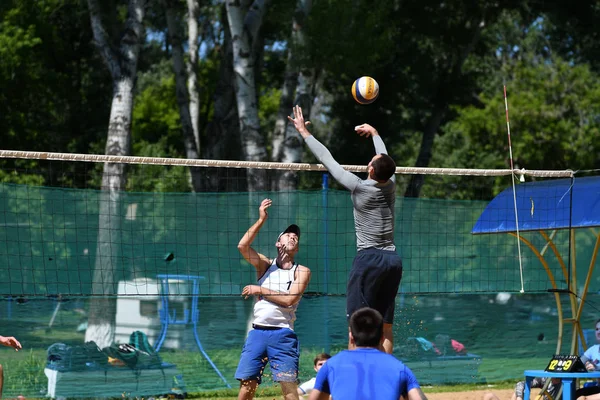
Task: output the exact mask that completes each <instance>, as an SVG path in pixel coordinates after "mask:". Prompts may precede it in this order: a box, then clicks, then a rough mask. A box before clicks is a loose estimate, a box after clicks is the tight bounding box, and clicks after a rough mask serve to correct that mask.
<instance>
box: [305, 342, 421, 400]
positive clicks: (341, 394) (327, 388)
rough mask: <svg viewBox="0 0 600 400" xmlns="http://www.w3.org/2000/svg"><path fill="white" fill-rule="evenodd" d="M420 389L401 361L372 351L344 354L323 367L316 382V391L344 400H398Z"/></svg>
mask: <svg viewBox="0 0 600 400" xmlns="http://www.w3.org/2000/svg"><path fill="white" fill-rule="evenodd" d="M419 387H420V386H419V382H417V378H416V377H415V375H414V374H413V373H412V371H411V370H410V369H409V368H408V367H407V366H406V365H404V364H402V362H401V361H400V360H398V359H397V358H395V357H394V356H392V355H390V354H387V353H384V352H382V351H379V350H377V349H372V348H359V349H356V350H344V351H341V352H340V353H338V354H336V355H335V356H333V357H331V358H330V359H329V360H327V362H326V363H325V364H324V365H323V366H322V367H321V369H320V370H319V372H318V373H317V381H316V382H315V389H316V390H319V391H321V392H324V393H328V394H330V395H331V396H332V397H333V398H334V399H344V400H353V399H357V400H364V399H377V400H387V399H389V400H398V399H399V398H400V396H401V395H404V396H406V395H407V393H408V392H409V391H410V390H412V389H414V388H419Z"/></svg>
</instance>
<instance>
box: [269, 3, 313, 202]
mask: <svg viewBox="0 0 600 400" xmlns="http://www.w3.org/2000/svg"><path fill="white" fill-rule="evenodd" d="M311 7H312V0H298V2H297V4H296V11H295V12H294V16H293V19H292V34H291V38H290V42H289V43H288V54H287V64H286V67H285V75H284V82H283V88H282V90H281V100H280V102H279V112H278V113H277V119H276V121H275V130H274V132H273V160H275V161H280V162H284V163H298V162H301V161H302V150H303V142H304V141H303V140H302V137H301V136H300V134H298V132H297V131H296V129H294V126H293V125H291V124H289V123H288V119H287V116H288V115H290V113H291V110H292V107H293V106H294V105H296V104H298V105H300V107H302V112H303V113H304V115H305V118H306V119H307V120H308V119H310V112H311V105H312V97H313V95H312V92H313V88H314V75H315V73H314V69H312V68H306V67H305V68H301V66H302V64H304V63H302V62H301V59H302V55H301V54H300V52H303V51H305V50H306V42H307V41H306V37H305V36H306V31H305V29H304V27H305V25H306V20H307V18H308V14H309V12H310V9H311ZM294 94H295V98H294ZM273 186H274V188H273V189H274V190H279V191H283V190H292V189H296V188H297V187H298V173H297V172H295V171H284V172H280V173H278V174H277V180H276V181H275V182H274V185H273Z"/></svg>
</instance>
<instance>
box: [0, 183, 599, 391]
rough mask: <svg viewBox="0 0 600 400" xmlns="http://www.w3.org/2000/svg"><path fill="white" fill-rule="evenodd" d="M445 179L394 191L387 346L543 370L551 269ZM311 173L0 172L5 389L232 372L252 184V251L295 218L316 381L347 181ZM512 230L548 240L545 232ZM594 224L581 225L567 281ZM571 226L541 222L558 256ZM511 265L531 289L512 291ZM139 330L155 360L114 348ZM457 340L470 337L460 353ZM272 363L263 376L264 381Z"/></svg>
mask: <svg viewBox="0 0 600 400" xmlns="http://www.w3.org/2000/svg"><path fill="white" fill-rule="evenodd" d="M486 179H490V178H486ZM313 181H316V180H315V179H313ZM509 183H510V181H509V180H508V179H507V180H506V184H507V185H508V184H509ZM440 185H441V186H439V188H443V190H442V189H439V190H438V189H428V190H429V191H427V190H425V191H424V193H426V194H427V193H428V194H430V195H431V196H430V197H429V198H424V197H422V198H403V197H402V196H401V195H399V196H398V197H397V201H396V243H397V246H398V251H399V253H400V254H401V256H402V258H403V264H404V275H403V279H402V284H401V289H400V292H399V294H398V297H397V303H396V317H395V318H396V320H395V324H394V329H395V336H396V344H395V351H394V352H395V355H396V356H398V357H399V358H401V359H403V360H404V361H405V362H406V364H407V365H409V366H410V367H411V368H412V369H413V370H414V371H415V373H416V374H417V377H418V378H419V380H420V381H421V383H422V384H433V385H436V384H442V383H458V382H496V381H501V380H507V379H518V378H520V377H521V376H522V372H523V370H524V369H529V368H531V369H543V368H544V367H545V365H546V364H547V361H548V360H549V359H550V357H551V355H552V354H553V353H554V352H555V348H556V334H557V328H556V326H557V320H556V315H557V309H556V303H555V301H554V296H553V295H552V294H550V293H548V292H547V290H548V289H549V288H551V283H550V280H549V278H548V275H547V273H546V271H545V270H544V269H543V268H542V266H541V264H540V261H539V259H538V258H537V257H536V256H535V255H534V254H533V253H532V252H531V251H530V250H529V249H528V248H527V247H526V246H522V248H521V254H519V251H518V247H517V241H516V238H515V237H513V236H510V235H506V234H503V235H472V234H471V230H472V228H473V226H474V225H475V223H476V221H477V219H478V218H479V216H480V215H481V213H482V211H483V210H484V209H485V207H486V205H487V204H488V202H489V200H490V199H491V197H493V193H491V192H489V191H487V192H486V193H487V194H486V195H481V196H479V197H478V196H470V197H469V196H465V195H462V194H461V195H453V194H458V193H459V192H460V190H459V189H457V188H456V187H455V186H452V185H453V184H452V182H450V183H448V182H445V183H441V184H440ZM306 186H312V187H313V189H311V190H294V191H258V192H249V191H207V192H200V193H177V192H148V191H144V192H142V191H140V192H135V191H133V190H132V191H127V192H120V193H116V194H115V193H113V194H112V195H111V196H110V197H109V196H108V195H106V194H105V193H103V192H102V191H99V190H93V189H71V188H64V187H60V188H59V187H50V186H48V187H44V186H32V185H18V184H2V185H0V296H2V299H3V302H2V303H0V318H1V323H2V326H3V331H2V332H0V334H2V335H4V336H13V335H14V336H16V337H17V338H18V339H19V340H20V341H21V343H22V344H23V350H22V351H20V352H18V353H15V352H14V351H12V350H11V349H9V348H2V349H0V351H2V355H1V358H2V364H3V366H4V371H5V387H4V395H5V396H7V397H15V396H17V395H19V394H21V395H24V396H26V397H28V398H29V397H44V396H50V397H123V396H132V397H135V396H157V395H165V394H171V395H181V393H194V392H203V391H210V390H215V389H223V388H227V386H231V387H233V388H235V387H237V385H238V383H237V382H236V381H235V379H234V374H235V369H236V367H237V362H238V360H239V355H240V352H241V349H242V345H243V342H244V339H245V335H246V332H247V328H248V322H249V319H250V316H251V313H252V300H251V299H248V300H244V299H243V298H242V297H241V295H240V294H241V290H242V288H243V287H244V286H245V285H248V284H251V283H253V282H254V281H255V279H256V276H255V272H254V269H253V267H252V266H250V265H249V264H248V263H247V262H246V261H244V260H243V258H242V257H241V256H240V254H239V252H238V250H237V243H238V241H239V240H240V238H241V237H242V235H243V234H244V233H245V232H246V230H247V229H248V228H249V227H250V226H251V225H252V224H253V223H254V222H255V221H256V219H257V217H258V206H259V204H260V201H261V200H262V199H263V198H271V199H272V200H273V206H272V207H271V208H270V209H269V218H268V220H267V222H266V224H265V225H264V227H263V228H262V229H261V231H260V233H259V235H258V237H257V239H256V241H255V243H254V244H253V246H254V247H255V248H256V249H257V250H258V251H259V252H261V253H263V254H265V255H267V256H271V257H272V256H274V255H275V254H276V251H275V241H276V238H277V235H278V234H279V233H280V232H281V231H282V230H284V229H285V228H286V227H287V226H288V225H289V224H291V223H296V224H298V225H299V226H300V228H301V230H302V234H301V240H300V252H299V254H298V256H297V260H298V261H299V263H301V264H303V265H306V266H307V267H309V268H310V269H311V271H312V279H311V282H310V285H309V288H308V290H307V293H306V295H305V296H304V298H303V300H302V301H301V302H300V306H299V309H298V313H297V321H296V327H295V330H296V331H297V333H298V336H299V338H300V343H301V354H302V356H301V363H300V364H301V365H300V369H301V370H300V379H301V380H305V379H306V380H307V379H310V378H311V377H312V376H313V374H314V372H313V370H312V360H313V358H314V356H315V355H316V354H317V353H320V352H322V351H327V352H330V353H335V352H337V351H339V350H341V349H343V348H344V347H345V346H346V343H347V325H346V317H345V297H344V295H345V287H346V280H347V276H348V272H349V269H350V267H351V265H352V259H353V257H354V255H355V253H356V249H355V236H354V221H353V214H352V203H351V198H350V195H349V193H348V192H347V191H345V190H341V189H340V188H337V187H335V185H333V188H320V189H319V188H318V185H314V184H313V185H308V184H307V185H306ZM315 186H317V188H314V187H315ZM480 186H481V187H486V185H480ZM490 186H492V185H490ZM133 189H135V185H134V187H133ZM460 193H462V192H460ZM464 198H469V199H464ZM499 218H500V216H499ZM502 218H504V217H502ZM523 235H524V237H526V238H527V240H528V241H530V242H531V243H532V244H533V245H535V246H537V247H538V248H543V247H544V244H545V242H544V241H543V240H542V238H541V237H539V236H536V235H535V234H534V233H530V232H526V233H523ZM595 235H596V233H595V232H594V231H593V230H580V231H577V232H576V233H575V236H574V237H575V240H576V241H577V247H576V251H577V259H578V260H581V261H580V264H578V270H577V271H578V275H579V276H580V278H579V279H578V284H582V283H583V277H584V276H585V274H586V273H587V266H588V263H589V260H590V258H591V255H592V252H593V247H594V243H595V239H596V236H595ZM569 240H573V239H572V238H570V237H569V235H568V233H567V231H557V232H555V233H554V234H553V242H554V243H555V245H556V250H557V251H558V252H559V253H560V254H563V256H564V257H565V260H567V261H568V259H569V258H568V257H569ZM547 259H548V261H549V265H548V268H549V270H550V271H551V272H552V273H553V274H554V275H555V276H556V277H557V285H558V287H559V288H565V287H566V282H565V280H564V276H563V275H562V272H561V268H560V265H559V263H558V262H557V259H556V258H555V257H547ZM569 267H570V266H569ZM521 276H522V277H523V285H524V289H525V293H519V291H520V289H521ZM598 290H600V282H599V276H598V274H594V275H593V277H592V282H591V284H590V294H589V295H588V298H587V300H586V307H585V308H584V315H583V318H582V321H583V323H584V324H586V326H585V327H586V328H587V327H588V326H587V325H589V328H592V327H593V326H594V322H595V320H596V319H597V317H598V310H599V308H598V307H597V306H596V304H597V303H598V295H597V292H598ZM94 304H95V305H96V306H98V305H101V306H102V307H104V308H105V309H109V310H110V311H111V312H109V313H108V315H112V317H113V318H114V324H113V326H112V329H113V330H114V343H112V344H111V345H110V346H108V347H112V351H113V353H111V349H110V348H109V349H106V348H105V346H102V347H104V350H106V351H104V352H100V353H101V354H97V353H96V349H95V348H86V347H85V346H84V343H85V340H86V333H87V334H89V329H91V328H90V324H91V321H92V319H93V315H91V312H90V310H91V307H92V306H93V305H94ZM568 306H569V305H568V303H567V298H566V297H565V299H564V307H568ZM134 332H142V333H143V334H144V336H145V337H146V338H147V340H148V344H150V345H151V346H154V347H158V346H157V345H158V344H159V343H160V351H158V360H159V361H158V362H157V360H156V358H155V359H151V358H144V357H146V356H145V355H143V354H142V355H140V354H138V355H137V356H138V357H137V358H136V359H135V361H129V360H121V359H120V354H118V353H114V352H115V351H117V352H118V351H119V348H118V345H119V344H123V343H130V342H131V341H132V334H133V333H134ZM569 334H570V332H568V331H567V332H565V337H567V335H569ZM452 340H454V341H456V342H459V343H460V344H462V345H464V347H465V349H464V351H460V352H457V351H456V350H455V348H453V347H452V346H451V345H450V344H451V343H452ZM161 341H162V342H161ZM430 344H433V345H435V347H434V348H433V349H437V351H435V350H432V347H431V346H430ZM99 350H103V349H99ZM146 353H148V352H146ZM111 354H112V355H113V356H115V357H111ZM269 373H270V372H269V369H268V368H267V370H266V376H265V379H264V384H265V385H267V386H269V385H272V384H273V382H272V379H271V377H270V375H269Z"/></svg>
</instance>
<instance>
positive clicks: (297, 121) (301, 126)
mask: <svg viewBox="0 0 600 400" xmlns="http://www.w3.org/2000/svg"><path fill="white" fill-rule="evenodd" d="M293 113H294V118H292V117H290V116H289V115H288V120H289V121H290V122H291V123H292V124H294V128H296V130H297V131H298V133H299V134H300V135H302V137H303V138H306V137H308V136H310V132H309V131H308V129H306V127H307V126H308V125H310V121H304V115H302V108H301V107H300V106H295V107H294V109H293Z"/></svg>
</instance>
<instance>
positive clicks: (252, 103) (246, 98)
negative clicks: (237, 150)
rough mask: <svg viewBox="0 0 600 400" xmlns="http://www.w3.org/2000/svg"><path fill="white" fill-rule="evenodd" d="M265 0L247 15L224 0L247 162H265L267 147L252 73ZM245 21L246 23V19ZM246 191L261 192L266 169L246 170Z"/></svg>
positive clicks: (257, 1)
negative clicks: (254, 48) (262, 133)
mask: <svg viewBox="0 0 600 400" xmlns="http://www.w3.org/2000/svg"><path fill="white" fill-rule="evenodd" d="M265 2H266V1H264V0H256V1H255V2H254V3H253V4H252V6H251V7H250V10H249V11H248V13H247V14H246V13H245V12H244V11H245V10H244V9H243V8H242V7H243V5H242V4H240V2H238V1H234V0H228V1H226V9H227V20H228V22H229V29H230V30H231V39H232V43H233V70H234V74H235V82H236V88H235V92H236V93H235V95H236V101H237V111H238V119H239V124H240V137H241V142H242V156H243V158H244V160H246V161H265V160H266V159H267V149H266V147H265V143H264V139H263V137H262V135H261V132H260V121H259V118H258V101H257V96H256V82H255V76H254V67H255V65H254V57H253V54H254V52H253V51H252V43H253V42H254V40H257V39H256V36H257V35H258V30H259V28H260V25H261V24H262V16H263V15H264V11H265ZM246 20H247V21H248V23H245V21H246ZM246 177H247V184H248V191H251V192H255V191H263V190H266V189H267V188H268V183H267V174H266V172H265V170H258V169H249V170H248V171H247V175H246Z"/></svg>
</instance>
